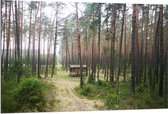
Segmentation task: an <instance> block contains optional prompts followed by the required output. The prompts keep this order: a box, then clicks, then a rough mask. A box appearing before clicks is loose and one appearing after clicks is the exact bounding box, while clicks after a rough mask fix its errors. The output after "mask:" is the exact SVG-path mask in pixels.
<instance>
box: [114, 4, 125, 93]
mask: <svg viewBox="0 0 168 114" xmlns="http://www.w3.org/2000/svg"><path fill="white" fill-rule="evenodd" d="M125 11H126V4H124V10H123V17H122V25H121V37H120V47H119V60H118V73H117V78H116V94H117V95H118V91H119V76H120V64H121V56H122V52H121V51H122V50H121V49H122V41H123V28H124V16H125Z"/></svg>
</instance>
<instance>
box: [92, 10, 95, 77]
mask: <svg viewBox="0 0 168 114" xmlns="http://www.w3.org/2000/svg"><path fill="white" fill-rule="evenodd" d="M92 21H93V22H94V21H95V14H94V12H93V13H92ZM92 26H93V28H92V32H93V33H92V34H93V38H92V73H91V80H94V73H95V72H94V65H95V64H94V61H95V60H94V59H95V58H94V54H95V53H94V48H95V46H94V45H95V25H94V23H92Z"/></svg>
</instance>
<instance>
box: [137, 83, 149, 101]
mask: <svg viewBox="0 0 168 114" xmlns="http://www.w3.org/2000/svg"><path fill="white" fill-rule="evenodd" d="M137 92H138V94H139V95H140V96H142V99H143V100H144V101H145V102H146V103H150V101H151V95H150V89H149V87H148V86H147V84H141V85H139V86H138V87H137Z"/></svg>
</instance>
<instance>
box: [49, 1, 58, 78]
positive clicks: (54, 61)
mask: <svg viewBox="0 0 168 114" xmlns="http://www.w3.org/2000/svg"><path fill="white" fill-rule="evenodd" d="M57 5H58V3H57ZM58 7H59V6H57V9H56V24H55V39H54V54H53V66H52V73H51V77H53V75H54V73H55V64H57V61H56V47H57V26H58Z"/></svg>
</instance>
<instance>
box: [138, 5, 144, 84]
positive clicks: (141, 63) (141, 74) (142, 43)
mask: <svg viewBox="0 0 168 114" xmlns="http://www.w3.org/2000/svg"><path fill="white" fill-rule="evenodd" d="M142 9H143V11H142V25H141V52H140V53H141V54H140V74H139V83H141V77H143V71H144V70H143V69H144V67H143V63H144V62H143V58H144V30H143V28H144V5H143V7H142Z"/></svg>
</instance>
